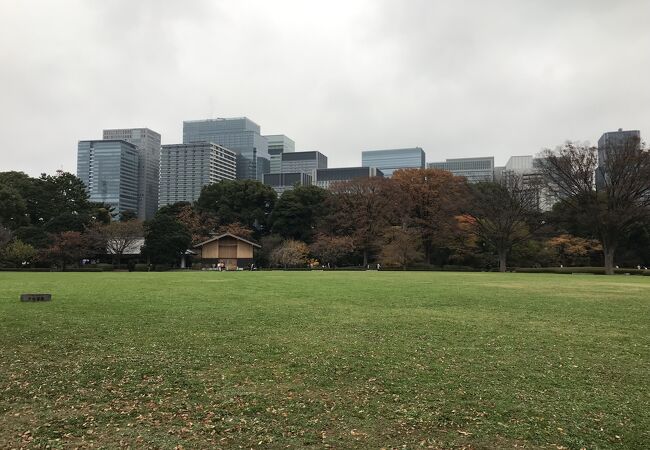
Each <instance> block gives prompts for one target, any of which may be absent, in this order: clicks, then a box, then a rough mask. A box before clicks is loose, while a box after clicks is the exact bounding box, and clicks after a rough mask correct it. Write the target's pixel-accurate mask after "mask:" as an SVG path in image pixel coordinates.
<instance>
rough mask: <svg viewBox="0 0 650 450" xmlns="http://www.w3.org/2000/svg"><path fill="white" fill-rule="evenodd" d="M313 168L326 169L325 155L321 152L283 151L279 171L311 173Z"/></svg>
mask: <svg viewBox="0 0 650 450" xmlns="http://www.w3.org/2000/svg"><path fill="white" fill-rule="evenodd" d="M314 169H327V156H325V155H323V154H322V153H321V152H294V153H283V154H282V164H281V166H280V172H281V173H295V172H305V173H311V172H312V170H314Z"/></svg>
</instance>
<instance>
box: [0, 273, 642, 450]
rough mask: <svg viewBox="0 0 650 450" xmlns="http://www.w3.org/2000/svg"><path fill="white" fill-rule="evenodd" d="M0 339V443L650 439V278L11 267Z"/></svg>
mask: <svg viewBox="0 0 650 450" xmlns="http://www.w3.org/2000/svg"><path fill="white" fill-rule="evenodd" d="M23 292H51V293H52V294H53V298H54V299H53V301H52V302H47V303H20V302H19V294H20V293H23ZM0 333H1V337H2V345H1V346H0V447H2V448H6V447H8V448H11V447H25V448H40V447H46V446H47V445H49V446H50V447H54V448H58V447H66V448H70V447H84V448H88V447H102V446H103V447H106V448H115V447H120V446H125V447H126V446H131V447H140V448H141V447H154V448H158V447H162V448H174V446H176V445H182V446H183V447H184V448H213V447H226V448H229V447H235V448H237V447H240V446H241V447H243V448H250V447H257V448H269V447H270V448H276V447H278V448H279V447H293V448H296V447H308V448H309V447H313V448H324V447H335V448H351V447H356V448H359V447H361V448H381V447H385V448H427V447H429V448H463V447H464V448H512V447H515V446H519V447H524V448H572V449H573V448H575V449H579V448H582V447H586V448H589V449H595V448H636V449H643V448H648V446H649V445H650V277H632V276H627V277H626V276H616V277H603V276H593V275H592V276H589V275H542V274H496V273H435V272H432V273H417V272H406V273H400V272H379V273H377V272H338V273H333V272H281V271H276V272H257V273H255V272H253V273H251V272H243V273H242V272H239V273H218V272H187V273H180V272H173V273H23V274H20V273H7V272H5V273H0Z"/></svg>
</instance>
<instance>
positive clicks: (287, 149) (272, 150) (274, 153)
mask: <svg viewBox="0 0 650 450" xmlns="http://www.w3.org/2000/svg"><path fill="white" fill-rule="evenodd" d="M264 137H265V138H266V140H267V142H268V146H269V156H270V160H271V165H270V168H269V173H280V172H282V154H283V153H293V152H295V151H296V143H295V142H294V141H293V140H292V139H289V138H288V137H286V136H285V135H284V134H269V135H266V136H264Z"/></svg>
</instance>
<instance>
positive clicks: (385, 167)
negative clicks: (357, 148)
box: [361, 147, 425, 177]
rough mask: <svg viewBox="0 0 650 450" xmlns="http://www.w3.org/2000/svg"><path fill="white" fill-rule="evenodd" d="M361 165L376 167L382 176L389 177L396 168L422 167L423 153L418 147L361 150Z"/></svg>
mask: <svg viewBox="0 0 650 450" xmlns="http://www.w3.org/2000/svg"><path fill="white" fill-rule="evenodd" d="M361 165H362V166H363V167H376V168H377V169H380V170H381V171H382V172H383V174H384V176H387V177H390V176H392V175H393V172H394V171H396V170H398V169H424V167H425V155H424V150H422V149H421V148H420V147H413V148H396V149H388V150H366V151H363V152H361Z"/></svg>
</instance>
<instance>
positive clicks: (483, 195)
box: [467, 176, 543, 272]
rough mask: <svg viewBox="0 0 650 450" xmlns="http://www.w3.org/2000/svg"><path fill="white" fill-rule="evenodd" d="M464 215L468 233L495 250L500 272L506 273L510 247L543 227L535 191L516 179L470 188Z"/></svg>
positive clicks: (479, 184) (514, 177)
mask: <svg viewBox="0 0 650 450" xmlns="http://www.w3.org/2000/svg"><path fill="white" fill-rule="evenodd" d="M467 213H468V215H469V216H470V217H471V218H472V227H471V228H470V230H471V232H472V233H474V234H475V235H476V236H477V237H478V238H479V239H481V240H483V241H484V242H487V243H489V244H491V246H493V247H494V249H495V250H496V253H497V255H498V257H499V271H501V272H505V271H506V262H507V256H508V253H509V252H510V251H511V250H512V248H513V246H514V245H516V244H518V243H520V242H523V241H525V240H527V239H529V238H530V236H531V234H532V233H533V232H534V231H536V230H537V229H538V228H539V227H540V226H541V225H542V224H543V221H542V218H541V214H540V211H539V206H538V197H537V191H536V190H535V189H531V188H529V187H528V186H526V184H525V183H524V182H523V180H522V178H521V177H518V176H512V177H510V179H509V180H507V181H505V180H504V181H503V182H501V183H476V184H474V185H473V186H472V199H471V205H470V206H469V208H468V212H467Z"/></svg>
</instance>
